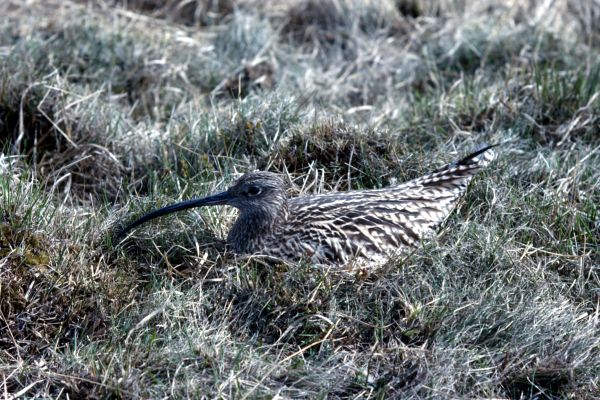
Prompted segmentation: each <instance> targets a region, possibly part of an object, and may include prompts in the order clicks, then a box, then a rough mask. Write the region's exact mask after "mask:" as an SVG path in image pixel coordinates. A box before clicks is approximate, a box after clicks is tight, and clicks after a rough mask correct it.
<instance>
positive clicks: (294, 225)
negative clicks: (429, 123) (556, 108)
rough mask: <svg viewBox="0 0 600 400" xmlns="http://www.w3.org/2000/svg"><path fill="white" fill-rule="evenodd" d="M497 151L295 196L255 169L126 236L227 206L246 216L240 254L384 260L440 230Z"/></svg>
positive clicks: (236, 244)
mask: <svg viewBox="0 0 600 400" xmlns="http://www.w3.org/2000/svg"><path fill="white" fill-rule="evenodd" d="M492 147H494V146H487V147H484V148H482V149H481V150H479V151H477V152H475V153H473V154H470V155H469V156H467V157H465V158H463V159H462V160H460V161H457V162H455V163H452V164H448V165H446V166H444V167H442V168H439V169H437V170H436V171H434V172H432V173H431V174H429V175H425V176H423V177H420V178H417V179H414V180H412V181H409V182H406V183H403V184H401V185H398V186H393V187H388V188H384V189H376V190H361V191H350V192H334V193H328V194H321V195H315V196H300V197H295V198H288V197H287V195H286V192H285V185H284V182H283V180H282V179H281V178H280V177H279V176H278V175H276V174H274V173H271V172H252V173H248V174H245V175H243V176H242V177H241V178H239V179H238V180H237V181H236V182H235V184H234V185H233V186H231V187H230V188H229V189H228V190H227V191H225V192H223V193H220V194H217V195H213V196H209V197H205V198H202V199H195V200H189V201H186V202H183V203H178V204H175V205H172V206H169V207H165V208H162V209H159V210H157V211H154V212H152V213H149V214H146V215H145V216H143V217H142V218H140V219H138V220H137V221H135V222H133V223H132V224H131V225H129V226H128V227H126V228H125V229H124V230H123V231H122V232H121V233H120V234H119V236H122V235H124V234H125V233H126V232H127V231H129V230H130V229H132V228H134V227H136V226H138V225H140V224H142V223H144V222H146V221H148V220H150V219H153V218H156V217H159V216H161V215H165V214H169V213H172V212H175V211H179V210H183V209H187V208H191V207H200V206H205V205H219V204H226V205H230V206H233V207H236V208H237V209H238V210H239V212H240V213H239V216H238V218H237V220H236V221H235V223H234V224H233V226H232V228H231V230H230V231H229V235H228V237H227V242H228V245H229V246H230V247H231V249H232V250H233V251H234V252H235V253H238V254H261V255H266V256H271V257H274V258H279V259H283V260H287V261H298V260H300V259H302V258H305V257H308V258H310V259H311V260H312V261H313V262H317V263H338V264H344V263H346V262H348V261H350V260H352V259H355V258H363V259H367V260H376V259H377V260H380V259H382V257H386V256H388V255H390V254H394V253H398V252H400V251H403V250H406V249H410V248H412V247H414V246H416V245H417V244H418V242H419V241H420V240H421V239H423V238H425V237H427V236H430V235H432V234H433V233H434V232H435V228H436V227H437V225H439V224H440V223H441V222H442V221H443V220H444V219H445V218H446V217H447V216H448V214H450V212H451V211H452V209H453V208H454V206H455V205H456V202H457V201H458V199H459V198H460V197H461V195H462V194H463V193H464V192H465V190H466V188H467V185H468V183H469V182H470V180H471V179H472V177H473V176H474V175H475V174H476V173H477V172H478V171H479V170H480V169H481V168H482V167H484V166H485V165H487V164H488V163H489V162H490V161H491V160H492V159H493V157H494V153H493V151H492V150H491V148H492Z"/></svg>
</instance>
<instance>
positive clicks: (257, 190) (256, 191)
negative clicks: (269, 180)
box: [248, 186, 260, 196]
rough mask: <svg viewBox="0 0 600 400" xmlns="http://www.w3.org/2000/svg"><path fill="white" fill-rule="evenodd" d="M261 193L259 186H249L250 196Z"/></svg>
mask: <svg viewBox="0 0 600 400" xmlns="http://www.w3.org/2000/svg"><path fill="white" fill-rule="evenodd" d="M258 194H260V188H259V187H258V186H250V187H249V188H248V195H249V196H256V195H258Z"/></svg>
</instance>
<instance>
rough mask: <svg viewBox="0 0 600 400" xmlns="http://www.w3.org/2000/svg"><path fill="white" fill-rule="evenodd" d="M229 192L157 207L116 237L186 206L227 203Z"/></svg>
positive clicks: (118, 237)
mask: <svg viewBox="0 0 600 400" xmlns="http://www.w3.org/2000/svg"><path fill="white" fill-rule="evenodd" d="M231 198H232V197H231V194H229V192H223V193H219V194H215V195H212V196H207V197H203V198H201V199H192V200H188V201H182V202H181V203H176V204H172V205H170V206H167V207H163V208H159V209H158V210H155V211H152V212H149V213H148V214H146V215H144V216H143V217H141V218H140V219H137V220H135V221H134V222H132V223H131V224H129V225H127V226H126V227H125V228H123V229H122V230H121V231H120V232H119V233H118V234H117V236H116V239H121V238H122V237H123V236H125V234H126V233H127V232H129V231H130V230H132V229H133V228H135V227H136V226H139V225H141V224H143V223H144V222H146V221H150V220H151V219H154V218H158V217H162V216H163V215H167V214H171V213H174V212H176V211H181V210H187V209H188V208H194V207H202V206H216V205H222V204H227V202H228V201H229V200H231Z"/></svg>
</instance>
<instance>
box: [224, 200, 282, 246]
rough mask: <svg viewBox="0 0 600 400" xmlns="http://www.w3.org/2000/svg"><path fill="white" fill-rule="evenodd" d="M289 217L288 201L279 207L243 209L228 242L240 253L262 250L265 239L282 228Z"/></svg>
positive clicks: (232, 228) (228, 237)
mask: <svg viewBox="0 0 600 400" xmlns="http://www.w3.org/2000/svg"><path fill="white" fill-rule="evenodd" d="M288 217H289V213H288V205H287V201H284V202H281V203H279V204H278V207H265V208H253V209H251V210H241V211H240V215H239V216H238V218H237V220H236V221H235V223H234V224H233V226H232V227H231V230H230V231H229V235H228V236H227V242H228V244H229V246H231V248H232V249H233V251H234V252H236V253H238V254H247V253H257V252H260V251H261V249H262V244H263V241H264V239H265V238H266V237H268V236H269V235H271V234H274V233H275V232H276V231H277V229H279V228H281V227H282V226H283V225H284V224H285V222H286V221H287V220H288Z"/></svg>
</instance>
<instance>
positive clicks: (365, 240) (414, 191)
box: [290, 147, 494, 253]
mask: <svg viewBox="0 0 600 400" xmlns="http://www.w3.org/2000/svg"><path fill="white" fill-rule="evenodd" d="M490 149H491V147H486V148H483V149H481V150H479V151H477V152H475V153H473V154H470V155H469V156H467V157H465V158H463V159H461V160H459V161H457V162H454V163H452V164H448V165H446V166H444V167H442V168H439V169H437V170H436V171H434V172H432V173H431V174H428V175H425V176H423V177H420V178H417V179H414V180H412V181H409V182H406V183H404V184H401V185H399V186H395V187H390V188H385V189H377V190H365V191H355V192H346V193H330V194H326V195H320V196H310V197H300V198H296V199H292V200H291V201H290V205H291V206H292V210H293V212H292V214H293V215H294V220H295V225H296V224H297V226H298V227H302V229H304V231H305V233H306V235H308V236H307V237H310V238H311V239H315V238H318V240H320V241H321V242H323V243H325V242H330V243H331V246H333V247H335V248H337V249H338V250H340V251H341V250H343V251H346V252H352V253H380V252H382V251H390V250H396V249H401V248H403V247H410V246H415V245H416V244H417V243H418V242H419V240H421V239H423V238H424V237H427V236H430V235H431V234H433V233H434V229H435V228H436V227H437V226H438V225H439V224H440V223H441V222H442V221H444V220H445V219H446V217H447V216H448V215H449V214H450V212H451V211H452V209H453V208H454V206H455V205H456V203H457V201H458V199H459V198H460V197H461V196H462V195H463V194H464V192H465V190H466V188H467V185H468V183H469V182H470V180H471V179H472V178H473V176H474V175H475V174H476V173H477V172H478V171H479V170H480V169H481V168H482V167H484V166H485V165H487V164H488V163H489V162H490V161H491V160H492V159H493V157H494V155H493V153H492V152H491V150H490ZM315 240H316V239H315Z"/></svg>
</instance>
